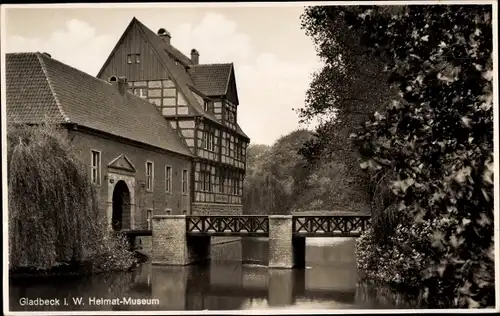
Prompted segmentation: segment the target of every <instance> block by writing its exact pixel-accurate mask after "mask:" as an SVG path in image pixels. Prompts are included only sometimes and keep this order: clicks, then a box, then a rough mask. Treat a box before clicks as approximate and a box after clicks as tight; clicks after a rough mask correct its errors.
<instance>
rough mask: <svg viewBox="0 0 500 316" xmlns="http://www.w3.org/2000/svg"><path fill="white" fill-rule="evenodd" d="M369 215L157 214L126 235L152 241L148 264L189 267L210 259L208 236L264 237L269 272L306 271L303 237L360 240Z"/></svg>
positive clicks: (209, 237)
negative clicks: (148, 224) (145, 227)
mask: <svg viewBox="0 0 500 316" xmlns="http://www.w3.org/2000/svg"><path fill="white" fill-rule="evenodd" d="M370 224H371V219H370V216H368V215H330V216H327V215H234V216H227V215H212V216H196V215H155V216H153V222H152V229H151V230H142V231H138V230H131V231H124V233H125V234H126V235H128V236H129V238H131V239H133V238H135V237H137V236H152V263H153V264H157V265H181V266H182V265H189V264H195V263H200V262H204V261H207V260H209V258H210V246H211V237H214V236H218V237H231V236H232V237H268V238H269V267H270V268H285V269H291V268H304V266H305V239H306V237H359V236H360V235H361V233H362V232H363V231H365V230H366V229H367V228H369V227H370Z"/></svg>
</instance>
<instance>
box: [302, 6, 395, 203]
mask: <svg viewBox="0 0 500 316" xmlns="http://www.w3.org/2000/svg"><path fill="white" fill-rule="evenodd" d="M344 10H350V11H353V12H361V10H362V9H361V8H359V7H327V6H314V7H308V8H306V9H305V12H304V14H303V15H302V17H301V19H302V28H303V29H304V30H305V32H306V34H307V35H308V36H310V37H311V39H312V40H313V42H314V44H315V47H316V50H317V53H318V56H319V57H320V58H321V60H322V62H323V63H324V66H323V68H322V69H321V70H320V71H319V72H317V73H315V74H314V75H313V79H312V82H311V84H310V87H309V89H308V91H307V94H306V100H305V107H304V108H303V109H300V110H299V114H300V117H301V119H302V121H309V120H311V119H314V118H316V119H320V121H321V124H320V126H319V127H318V128H317V130H316V131H315V136H316V137H315V139H314V140H312V141H310V142H308V143H307V144H306V145H305V146H304V148H303V149H302V151H301V153H302V154H303V155H304V157H305V158H306V159H307V160H308V161H309V163H310V165H312V166H315V167H316V170H317V171H318V173H321V171H322V170H324V169H329V168H330V167H334V165H337V167H336V168H335V169H336V172H337V173H336V174H335V175H334V178H335V180H333V178H332V181H335V183H332V185H331V186H330V189H331V190H332V191H331V192H330V194H331V195H332V196H337V197H340V196H342V197H345V199H343V200H342V203H343V205H341V204H340V203H336V204H337V206H338V207H339V208H344V209H359V208H365V209H369V208H370V207H371V204H372V196H373V194H374V192H375V190H373V189H371V186H370V184H371V183H372V182H373V183H377V182H378V180H379V178H380V175H379V176H378V177H374V178H373V179H371V178H370V175H369V174H366V172H363V171H362V170H360V169H359V168H358V165H359V153H358V148H357V147H356V146H354V144H353V142H352V140H351V139H350V138H349V135H350V134H351V133H353V132H354V131H355V130H356V128H357V127H358V126H359V125H360V124H361V123H363V122H364V121H366V120H367V119H368V118H369V117H370V116H371V115H372V114H373V113H374V112H375V111H377V110H379V111H380V110H382V109H384V108H385V106H386V104H387V101H388V100H390V98H391V97H392V96H394V95H395V91H394V90H393V89H392V88H391V86H390V85H389V84H388V81H387V79H388V74H387V73H385V72H384V71H383V70H384V67H385V64H384V63H383V62H382V61H381V60H380V59H377V58H374V57H372V56H368V55H366V54H364V53H365V51H366V47H364V46H363V45H362V44H361V42H360V38H359V35H358V32H356V30H354V29H352V28H350V27H349V25H348V24H347V23H346V21H345V20H344V17H343V15H342V14H341V13H342V12H343V11H344ZM339 173H340V174H339ZM325 180H326V179H325ZM323 182H325V181H323ZM353 201H362V202H363V203H356V204H352V203H351V202H353ZM373 205H375V206H379V205H378V204H373ZM385 206H386V205H381V206H380V207H385ZM374 211H377V210H374Z"/></svg>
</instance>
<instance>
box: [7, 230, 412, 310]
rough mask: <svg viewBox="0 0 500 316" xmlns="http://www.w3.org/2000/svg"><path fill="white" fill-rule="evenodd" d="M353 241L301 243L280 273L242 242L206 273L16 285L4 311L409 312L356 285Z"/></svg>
mask: <svg viewBox="0 0 500 316" xmlns="http://www.w3.org/2000/svg"><path fill="white" fill-rule="evenodd" d="M354 242H355V240H354V239H353V238H327V239H323V238H308V239H307V241H306V269H303V270H300V269H294V270H288V269H268V267H267V262H268V241H267V239H266V238H248V239H244V240H242V241H241V242H230V243H224V244H219V245H214V246H212V254H211V259H212V260H211V263H210V264H209V265H207V266H185V267H172V266H156V265H155V266H153V265H151V264H150V263H144V264H142V265H140V266H139V267H138V268H137V269H136V270H134V271H132V272H120V273H111V274H101V275H96V276H91V277H84V278H52V279H46V280H43V281H41V280H40V281H37V282H34V281H33V280H29V281H27V280H25V281H16V282H15V283H11V284H10V289H9V298H10V302H9V303H10V304H9V305H10V310H11V311H34V310H40V311H41V310H43V311H50V310H60V311H62V310H75V311H76V310H94V311H97V310H105V311H106V310H107V311H119V310H121V311H123V310H205V309H207V310H243V309H288V308H290V309H392V308H410V306H409V305H408V302H406V301H405V300H404V299H401V297H400V296H399V295H393V294H389V293H387V291H386V290H383V289H381V288H375V287H370V286H366V285H362V284H361V283H360V282H359V273H358V271H357V268H356V263H355V255H354ZM36 299H39V301H34V300H36ZM40 300H49V301H45V305H42V306H41V305H40ZM33 304H37V305H33Z"/></svg>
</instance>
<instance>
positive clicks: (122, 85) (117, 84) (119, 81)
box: [109, 76, 128, 96]
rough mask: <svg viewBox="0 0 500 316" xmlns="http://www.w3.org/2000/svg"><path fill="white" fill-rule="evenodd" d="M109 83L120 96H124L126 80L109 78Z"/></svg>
mask: <svg viewBox="0 0 500 316" xmlns="http://www.w3.org/2000/svg"><path fill="white" fill-rule="evenodd" d="M109 82H110V83H111V84H112V85H113V86H115V87H116V88H117V89H118V91H119V92H120V94H121V95H123V96H125V95H126V93H127V86H128V84H127V78H125V77H117V76H111V78H109Z"/></svg>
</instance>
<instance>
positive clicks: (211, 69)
mask: <svg viewBox="0 0 500 316" xmlns="http://www.w3.org/2000/svg"><path fill="white" fill-rule="evenodd" d="M232 69H233V64H232V63H228V64H200V65H196V66H193V67H192V68H191V69H190V71H189V72H190V74H191V78H193V81H194V84H195V86H196V88H198V90H200V91H201V92H202V93H203V94H205V95H207V96H209V97H212V96H221V95H225V94H226V93H227V86H228V82H229V79H230V76H231V71H232Z"/></svg>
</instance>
